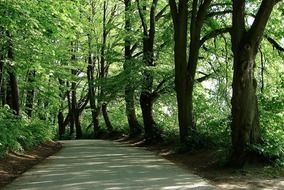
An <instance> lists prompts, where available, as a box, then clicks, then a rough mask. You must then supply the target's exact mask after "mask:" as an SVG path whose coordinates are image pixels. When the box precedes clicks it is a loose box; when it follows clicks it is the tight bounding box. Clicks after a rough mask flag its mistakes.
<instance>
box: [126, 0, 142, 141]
mask: <svg viewBox="0 0 284 190" xmlns="http://www.w3.org/2000/svg"><path fill="white" fill-rule="evenodd" d="M124 4H125V26H124V28H125V31H126V33H127V34H129V33H130V32H131V20H130V14H131V13H130V6H131V0H124ZM124 43H125V46H124V57H125V61H124V65H123V68H124V70H125V71H126V72H129V71H130V70H131V69H132V67H131V64H132V63H131V58H132V53H131V41H130V40H129V37H128V36H127V37H125V39H124ZM130 77H132V76H130ZM131 81H132V80H129V82H127V84H126V86H125V102H126V106H125V109H126V115H127V121H128V125H129V137H135V136H137V135H139V134H140V133H141V132H142V131H141V129H140V126H139V123H138V121H137V117H136V112H135V99H134V94H135V90H134V89H135V88H134V86H133V84H132V82H131Z"/></svg>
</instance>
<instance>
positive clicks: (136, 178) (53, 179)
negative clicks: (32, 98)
mask: <svg viewBox="0 0 284 190" xmlns="http://www.w3.org/2000/svg"><path fill="white" fill-rule="evenodd" d="M4 189H6V190H51V189H52V190H83V189H86V190H136V189H137V190H176V189H179V190H187V189H196V190H197V189H198V190H211V189H215V187H213V186H212V185H210V184H208V182H206V181H205V180H204V179H202V178H200V177H198V176H196V175H194V174H191V173H189V172H188V171H186V170H184V169H181V168H179V167H178V166H176V165H174V164H173V163H171V162H169V161H167V160H165V159H163V158H161V157H159V156H156V155H155V154H154V153H152V152H149V151H146V150H143V149H141V148H135V147H128V146H126V145H122V144H119V143H116V142H111V141H104V140H76V141H63V149H62V150H61V151H60V152H58V153H57V154H55V155H53V156H51V157H49V158H48V159H46V160H45V161H43V162H42V163H40V164H38V165H36V166H35V167H33V168H32V169H31V170H29V171H27V172H26V173H24V174H23V175H22V176H21V177H19V178H17V179H16V180H15V181H14V182H12V183H11V184H9V185H8V186H6V188H4Z"/></svg>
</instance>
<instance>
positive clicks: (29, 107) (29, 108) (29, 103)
mask: <svg viewBox="0 0 284 190" xmlns="http://www.w3.org/2000/svg"><path fill="white" fill-rule="evenodd" d="M35 74H36V72H35V70H34V71H32V72H30V73H29V74H28V81H27V82H28V85H29V87H28V90H27V97H26V113H27V115H28V116H29V117H32V112H33V104H34V94H35V89H34V81H35Z"/></svg>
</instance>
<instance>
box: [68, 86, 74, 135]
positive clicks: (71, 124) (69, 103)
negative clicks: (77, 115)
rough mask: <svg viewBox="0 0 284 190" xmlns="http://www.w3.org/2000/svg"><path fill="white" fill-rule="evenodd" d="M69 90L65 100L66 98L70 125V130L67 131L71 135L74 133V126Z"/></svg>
mask: <svg viewBox="0 0 284 190" xmlns="http://www.w3.org/2000/svg"><path fill="white" fill-rule="evenodd" d="M67 87H69V83H68V82H67ZM71 99H72V98H71V92H70V91H68V92H67V100H68V111H69V114H70V117H69V127H70V131H69V135H70V136H72V135H73V134H74V131H75V127H74V113H73V111H72V103H71Z"/></svg>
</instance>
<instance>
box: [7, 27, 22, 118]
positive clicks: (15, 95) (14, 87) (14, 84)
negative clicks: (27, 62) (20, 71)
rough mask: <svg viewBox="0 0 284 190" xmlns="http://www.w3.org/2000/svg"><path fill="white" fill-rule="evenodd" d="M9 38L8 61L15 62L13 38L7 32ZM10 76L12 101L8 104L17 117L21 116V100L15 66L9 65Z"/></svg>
mask: <svg viewBox="0 0 284 190" xmlns="http://www.w3.org/2000/svg"><path fill="white" fill-rule="evenodd" d="M7 37H8V54H7V55H8V59H9V61H10V62H13V61H14V50H13V43H12V36H11V35H10V33H9V32H7ZM8 75H9V82H8V84H9V88H10V93H11V94H8V96H10V101H8V102H7V103H8V104H9V106H10V108H11V109H12V110H14V112H15V114H16V115H20V100H19V89H18V81H17V78H16V72H15V70H14V68H13V66H11V65H9V69H8Z"/></svg>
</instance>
